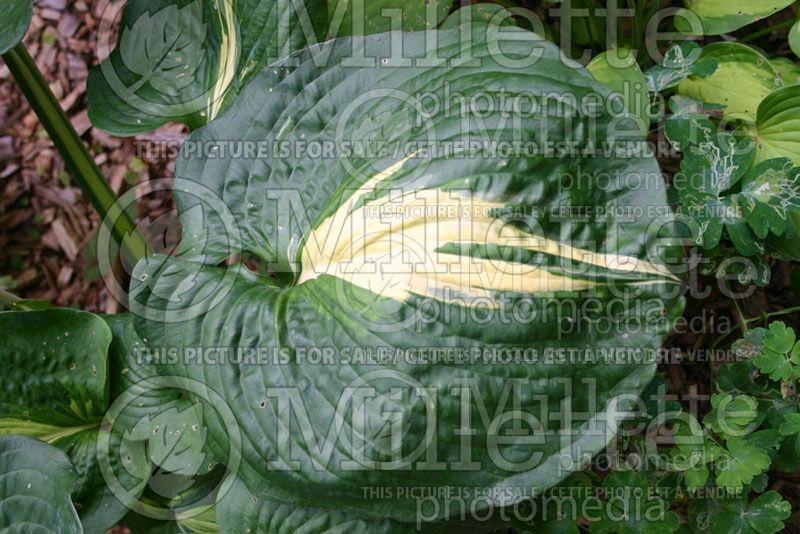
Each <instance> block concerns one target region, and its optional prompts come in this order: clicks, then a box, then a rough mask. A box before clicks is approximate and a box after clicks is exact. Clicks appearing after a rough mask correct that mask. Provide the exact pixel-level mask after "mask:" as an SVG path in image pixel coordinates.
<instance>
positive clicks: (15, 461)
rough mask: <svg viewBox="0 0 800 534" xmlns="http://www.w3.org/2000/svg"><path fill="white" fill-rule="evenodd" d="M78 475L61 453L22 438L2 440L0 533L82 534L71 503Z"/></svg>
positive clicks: (0, 440) (45, 445)
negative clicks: (71, 495) (49, 533)
mask: <svg viewBox="0 0 800 534" xmlns="http://www.w3.org/2000/svg"><path fill="white" fill-rule="evenodd" d="M77 481H78V474H77V473H76V472H75V469H73V467H72V464H71V463H70V461H69V458H67V456H66V455H65V454H64V453H63V452H61V451H60V450H58V449H56V448H55V447H52V446H50V445H47V444H45V443H42V442H40V441H37V440H35V439H32V438H27V437H23V436H0V530H1V531H3V532H54V533H55V532H59V533H64V534H73V533H74V534H78V533H82V532H83V528H82V527H81V523H80V520H79V519H78V513H77V512H76V511H75V507H74V506H73V505H72V501H71V500H70V493H72V490H73V488H74V487H75V484H76V483H77Z"/></svg>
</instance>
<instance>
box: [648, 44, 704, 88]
mask: <svg viewBox="0 0 800 534" xmlns="http://www.w3.org/2000/svg"><path fill="white" fill-rule="evenodd" d="M702 52H703V50H702V48H700V45H698V44H697V43H695V42H694V41H684V42H681V43H678V44H675V45H673V46H672V47H671V48H670V49H669V50H667V52H666V53H665V54H664V60H663V61H662V62H661V64H660V65H655V66H653V67H650V68H649V69H648V70H647V71H646V72H645V73H644V76H645V78H646V79H647V85H648V87H649V88H650V91H652V92H654V93H660V92H661V91H664V90H666V89H670V88H672V87H675V86H676V85H678V84H679V83H681V82H682V81H683V80H685V79H686V78H688V77H689V76H698V77H700V78H705V77H707V76H710V75H711V74H713V73H714V71H715V70H717V67H718V66H719V61H717V60H716V59H714V58H713V57H707V56H705V57H704V56H703V55H702Z"/></svg>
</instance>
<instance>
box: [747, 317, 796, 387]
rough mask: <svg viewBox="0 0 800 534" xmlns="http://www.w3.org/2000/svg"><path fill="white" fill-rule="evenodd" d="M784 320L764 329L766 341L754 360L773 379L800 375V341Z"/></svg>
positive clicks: (785, 378) (789, 378)
mask: <svg viewBox="0 0 800 534" xmlns="http://www.w3.org/2000/svg"><path fill="white" fill-rule="evenodd" d="M796 340H797V337H796V335H795V333H794V330H792V329H791V328H790V327H788V326H786V324H785V323H784V322H783V321H775V322H773V323H770V325H769V328H768V329H767V330H765V331H764V343H763V345H762V347H761V351H760V352H759V353H758V354H757V355H756V356H755V358H754V360H753V362H754V363H755V365H756V367H758V369H759V370H760V371H761V372H762V373H764V374H766V375H769V377H770V378H771V379H772V380H783V381H785V380H791V379H792V378H793V377H797V376H800V342H798V343H795V341H796Z"/></svg>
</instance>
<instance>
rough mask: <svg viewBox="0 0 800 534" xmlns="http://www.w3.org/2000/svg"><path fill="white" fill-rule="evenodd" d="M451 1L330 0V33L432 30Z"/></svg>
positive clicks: (340, 34) (450, 4) (362, 33)
mask: <svg viewBox="0 0 800 534" xmlns="http://www.w3.org/2000/svg"><path fill="white" fill-rule="evenodd" d="M451 7H453V0H330V1H329V2H328V12H329V16H330V21H331V32H335V35H336V36H338V37H345V36H348V35H369V34H372V33H382V32H388V31H392V30H400V29H402V30H404V31H419V30H432V29H434V28H436V26H437V25H438V24H439V23H440V22H441V21H442V20H443V19H444V18H445V17H446V16H447V14H448V13H449V12H450V8H451Z"/></svg>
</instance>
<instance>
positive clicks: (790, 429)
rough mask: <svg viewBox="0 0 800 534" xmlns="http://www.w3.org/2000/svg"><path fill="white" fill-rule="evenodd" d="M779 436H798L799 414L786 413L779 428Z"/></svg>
mask: <svg viewBox="0 0 800 534" xmlns="http://www.w3.org/2000/svg"><path fill="white" fill-rule="evenodd" d="M780 432H781V436H793V435H795V434H800V413H788V414H786V415H785V416H784V420H783V424H782V425H781V428H780Z"/></svg>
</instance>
